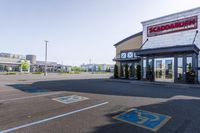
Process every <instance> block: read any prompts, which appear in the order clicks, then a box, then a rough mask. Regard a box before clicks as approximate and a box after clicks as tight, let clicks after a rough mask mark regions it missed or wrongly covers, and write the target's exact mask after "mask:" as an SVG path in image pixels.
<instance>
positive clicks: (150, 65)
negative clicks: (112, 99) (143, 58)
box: [148, 59, 153, 70]
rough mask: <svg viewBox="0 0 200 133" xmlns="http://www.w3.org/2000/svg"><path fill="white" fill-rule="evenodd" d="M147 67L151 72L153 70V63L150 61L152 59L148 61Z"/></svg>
mask: <svg viewBox="0 0 200 133" xmlns="http://www.w3.org/2000/svg"><path fill="white" fill-rule="evenodd" d="M148 65H149V68H150V69H151V70H152V69H153V61H152V59H149V60H148Z"/></svg>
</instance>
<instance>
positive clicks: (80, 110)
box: [0, 102, 108, 133]
mask: <svg viewBox="0 0 200 133" xmlns="http://www.w3.org/2000/svg"><path fill="white" fill-rule="evenodd" d="M105 104H108V102H104V103H100V104H96V105H93V106H89V107H86V108H82V109H79V110H74V111H71V112H68V113H65V114H61V115H57V116H54V117H50V118H47V119H43V120H39V121H36V122H32V123H28V124H25V125H21V126H18V127H14V128H10V129H7V130H4V131H0V133H8V132H12V131H15V130H18V129H21V128H25V127H30V126H33V125H36V124H41V123H44V122H47V121H51V120H54V119H58V118H61V117H64V116H68V115H71V114H75V113H78V112H82V111H85V110H89V109H92V108H96V107H99V106H103V105H105Z"/></svg>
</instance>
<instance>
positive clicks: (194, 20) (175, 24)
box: [147, 16, 198, 37]
mask: <svg viewBox="0 0 200 133" xmlns="http://www.w3.org/2000/svg"><path fill="white" fill-rule="evenodd" d="M197 26H198V17H197V16H193V17H189V18H184V19H179V20H176V21H171V22H166V23H162V24H158V25H153V26H149V27H147V37H152V36H157V35H163V34H168V33H173V32H179V31H185V30H191V29H197Z"/></svg>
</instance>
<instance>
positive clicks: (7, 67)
mask: <svg viewBox="0 0 200 133" xmlns="http://www.w3.org/2000/svg"><path fill="white" fill-rule="evenodd" d="M24 60H25V56H23V55H19V54H10V53H0V71H1V72H3V71H7V72H8V71H22V69H21V64H22V62H23V61H24ZM28 63H29V62H28ZM27 71H29V69H28V70H27Z"/></svg>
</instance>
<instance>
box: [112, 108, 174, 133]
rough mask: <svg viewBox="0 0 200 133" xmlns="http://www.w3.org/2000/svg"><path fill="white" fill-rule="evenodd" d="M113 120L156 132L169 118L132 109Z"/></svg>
mask: <svg viewBox="0 0 200 133" xmlns="http://www.w3.org/2000/svg"><path fill="white" fill-rule="evenodd" d="M114 118H115V119H118V120H121V121H124V122H128V123H130V124H133V125H136V126H139V127H143V128H146V129H149V130H152V131H157V130H159V128H161V127H162V126H163V125H164V124H165V123H166V122H167V121H168V120H169V119H170V118H171V117H170V116H167V115H162V114H157V113H152V112H148V111H143V110H139V109H135V108H134V109H131V110H129V111H128V112H125V113H122V114H120V115H118V116H116V117H114Z"/></svg>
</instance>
